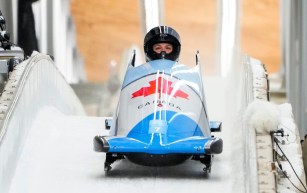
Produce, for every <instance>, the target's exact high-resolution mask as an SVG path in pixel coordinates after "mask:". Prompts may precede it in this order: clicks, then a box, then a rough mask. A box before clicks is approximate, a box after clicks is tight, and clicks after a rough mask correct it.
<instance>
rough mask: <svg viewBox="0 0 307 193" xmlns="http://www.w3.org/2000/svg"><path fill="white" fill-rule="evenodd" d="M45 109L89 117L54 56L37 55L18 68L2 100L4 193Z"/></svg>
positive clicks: (0, 179) (0, 188)
mask: <svg viewBox="0 0 307 193" xmlns="http://www.w3.org/2000/svg"><path fill="white" fill-rule="evenodd" d="M44 106H52V107H55V108H56V109H57V110H59V111H61V112H63V113H65V114H70V115H84V114H85V112H84V109H83V107H82V104H81V102H80V101H79V99H78V98H77V96H76V95H75V93H74V91H73V90H72V88H71V87H70V86H69V84H68V83H67V82H66V81H65V79H64V77H63V76H62V75H61V74H60V72H59V71H58V69H57V68H56V66H55V65H54V63H53V61H52V60H51V59H50V57H49V56H47V55H44V54H39V53H33V54H32V56H31V57H30V58H29V59H28V60H26V61H24V62H22V63H21V64H19V65H18V66H16V67H15V69H14V71H13V72H12V73H11V74H10V77H9V80H8V82H7V84H6V86H5V88H4V92H3V94H2V96H1V97H0V192H1V193H5V192H8V189H9V187H10V183H11V181H12V177H13V175H14V170H15V168H16V164H17V161H18V158H19V157H20V154H21V152H22V149H23V145H24V143H25V140H26V138H27V134H28V132H29V129H30V128H31V125H32V123H33V121H34V120H35V116H36V115H37V114H38V112H39V110H40V109H41V108H43V107H44ZM46 124H48V123H46ZM42 129H43V128H42ZM41 137H44V136H41ZM38 145H39V144H38ZM46 151H47V150H46Z"/></svg>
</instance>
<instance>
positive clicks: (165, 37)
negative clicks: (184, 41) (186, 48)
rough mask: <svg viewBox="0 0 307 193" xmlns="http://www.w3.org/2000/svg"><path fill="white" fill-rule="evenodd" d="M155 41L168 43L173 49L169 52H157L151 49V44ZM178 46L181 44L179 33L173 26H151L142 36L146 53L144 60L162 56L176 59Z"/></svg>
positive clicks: (178, 50) (178, 51)
mask: <svg viewBox="0 0 307 193" xmlns="http://www.w3.org/2000/svg"><path fill="white" fill-rule="evenodd" d="M157 43H169V44H171V45H172V46H173V51H172V52H171V53H169V54H166V53H160V54H157V53H156V52H154V51H153V45H154V44H157ZM180 47H181V44H180V36H179V34H178V33H177V32H176V31H175V30H174V29H173V28H171V27H168V26H158V27H155V28H152V29H151V30H150V31H149V32H148V33H147V34H146V36H145V38H144V52H145V55H146V61H151V60H156V59H162V58H165V59H169V60H173V61H178V59H179V54H180ZM162 55H163V56H162Z"/></svg>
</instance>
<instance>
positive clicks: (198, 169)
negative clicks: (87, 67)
mask: <svg viewBox="0 0 307 193" xmlns="http://www.w3.org/2000/svg"><path fill="white" fill-rule="evenodd" d="M34 57H36V58H37V60H38V61H41V60H45V63H52V62H51V61H50V60H46V59H45V57H44V56H40V54H38V55H36V56H34ZM32 62H33V61H32ZM41 70H42V72H41V73H45V74H44V75H45V76H48V73H47V72H44V69H41ZM29 74H31V73H29ZM34 74H35V73H34ZM30 76H31V75H29V77H28V78H27V79H29V78H30ZM55 78H56V79H54V80H53V81H51V82H48V81H47V82H46V84H53V83H54V82H56V84H58V85H57V86H56V87H54V88H53V87H52V86H50V85H44V86H46V87H48V88H49V91H46V90H44V91H41V90H40V89H39V88H40V87H39V86H36V87H34V88H32V89H34V91H33V90H32V91H31V92H35V93H36V94H40V92H49V93H47V96H48V94H49V95H51V94H52V95H53V96H54V98H51V99H47V98H42V99H40V98H36V99H35V104H33V105H34V106H37V110H36V111H35V112H32V114H33V116H29V115H26V114H27V108H23V113H24V114H25V116H26V117H28V118H29V119H32V121H28V122H27V123H26V124H25V125H22V124H23V123H21V125H20V126H18V128H23V129H22V130H25V131H23V132H22V134H18V135H19V138H18V139H16V138H15V140H20V143H15V144H14V145H11V146H9V145H7V146H4V145H5V143H8V142H7V141H5V140H9V139H8V137H9V136H10V135H9V132H8V131H12V130H13V129H12V127H7V128H6V133H5V135H3V136H4V137H3V139H2V141H0V142H1V144H0V145H1V146H0V153H1V151H2V152H6V153H7V154H9V155H11V157H9V156H6V157H5V159H4V157H2V158H1V157H0V164H1V167H2V169H1V168H0V169H1V173H0V175H2V182H5V184H4V186H0V192H1V193H42V192H44V193H55V192H56V193H62V192H65V193H67V192H74V193H85V192H91V193H95V192H97V193H98V192H99V193H101V192H125V193H126V192H133V193H137V192H142V193H143V192H147V193H158V192H159V193H164V192H165V193H171V192H172V193H173V192H176V193H181V192H182V193H185V192H193V193H198V192H207V193H211V192H212V193H213V192H214V193H215V192H226V193H232V192H233V193H241V192H242V193H243V192H247V186H246V183H247V182H246V178H245V176H246V175H247V173H246V172H248V171H246V170H245V168H246V165H245V161H244V159H245V158H244V152H245V150H244V148H243V147H244V145H243V143H242V128H241V125H242V124H241V123H242V119H241V116H240V115H241V114H242V112H240V106H238V104H239V102H238V100H240V99H238V98H237V95H238V93H240V89H239V88H238V87H240V86H239V85H240V84H236V86H237V88H232V87H231V85H232V84H231V83H230V82H229V81H228V80H227V79H226V78H221V77H204V82H205V92H206V100H207V105H208V110H209V118H210V119H211V120H221V121H222V122H223V129H222V132H221V133H216V134H215V135H217V136H220V137H221V138H222V139H223V140H224V150H223V153H222V154H219V155H216V156H215V157H214V159H213V165H212V171H211V176H210V177H208V178H207V177H206V176H205V175H204V173H203V171H202V168H203V165H202V164H200V163H199V162H196V161H192V160H190V161H187V162H185V163H184V164H181V165H178V166H173V167H144V166H138V165H135V164H132V163H130V162H128V161H127V160H122V161H117V162H116V163H114V164H113V165H112V166H113V169H112V170H111V171H110V173H109V174H108V176H105V173H104V169H103V163H104V154H102V153H96V152H94V151H93V144H92V141H93V137H94V136H95V135H97V134H99V135H102V134H107V133H106V132H107V131H104V129H103V128H104V118H103V117H87V116H85V115H83V112H82V110H80V108H79V107H78V106H80V104H79V102H78V100H77V99H75V96H73V95H74V93H73V92H71V91H69V92H65V91H63V90H65V89H68V90H69V88H68V86H67V85H65V83H58V82H59V80H57V78H58V77H55ZM59 79H61V78H59ZM35 89H36V90H35ZM50 89H51V90H50ZM52 89H54V90H52ZM234 91H235V92H234ZM20 92H26V90H25V89H23V91H20ZM62 92H65V94H64V95H72V96H66V97H68V98H67V100H66V99H65V97H60V96H57V95H59V94H60V95H63V93H62ZM41 96H44V95H41ZM54 100H59V101H58V102H56V103H54ZM61 100H62V102H61ZM48 101H49V102H48ZM69 101H71V102H69ZM31 102H32V103H34V101H31ZM68 103H71V104H68ZM20 104H22V103H21V102H18V101H17V102H16V105H15V107H14V108H15V109H17V110H18V108H20V107H18V105H20ZM65 106H68V107H69V108H68V107H67V108H66V107H65ZM76 106H77V107H78V108H77V107H76ZM74 108H75V109H74ZM67 109H70V110H67ZM11 111H12V116H13V115H14V109H12V110H11ZM13 117H14V116H13ZM8 121H10V120H8ZM16 132H18V131H16ZM6 134H7V136H6ZM12 139H14V137H13V138H12ZM16 149H19V151H16ZM7 154H5V153H3V154H2V155H7ZM0 155H1V154H0ZM7 160H12V161H11V162H9V161H7ZM14 160H15V161H14ZM5 167H8V169H5ZM254 167H256V166H254ZM7 174H10V176H8V178H9V179H6V180H3V178H4V176H7ZM0 179H1V178H0ZM0 185H1V184H0ZM251 192H253V191H251Z"/></svg>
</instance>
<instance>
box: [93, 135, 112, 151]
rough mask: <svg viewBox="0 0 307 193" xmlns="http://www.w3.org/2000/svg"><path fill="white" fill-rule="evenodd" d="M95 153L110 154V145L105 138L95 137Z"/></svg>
mask: <svg viewBox="0 0 307 193" xmlns="http://www.w3.org/2000/svg"><path fill="white" fill-rule="evenodd" d="M94 151H96V152H108V151H109V143H108V141H107V140H106V139H105V138H104V137H103V136H95V137H94Z"/></svg>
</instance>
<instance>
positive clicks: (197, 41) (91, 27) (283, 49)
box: [0, 0, 307, 134]
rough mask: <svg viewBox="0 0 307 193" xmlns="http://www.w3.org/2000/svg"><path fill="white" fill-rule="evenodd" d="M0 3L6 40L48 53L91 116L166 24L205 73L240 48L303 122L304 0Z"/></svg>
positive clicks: (306, 79) (232, 62)
mask: <svg viewBox="0 0 307 193" xmlns="http://www.w3.org/2000/svg"><path fill="white" fill-rule="evenodd" d="M0 10H1V11H2V14H3V16H4V17H5V19H6V22H7V23H6V26H7V29H6V30H7V31H8V32H10V34H11V41H12V42H14V43H15V44H18V45H19V46H20V47H22V48H23V49H24V50H25V53H26V54H27V55H31V53H32V51H34V50H36V51H39V52H41V53H46V54H49V55H52V56H53V57H54V61H55V64H56V66H57V67H58V69H59V70H60V71H61V72H62V74H63V76H64V77H65V78H66V80H67V81H68V82H69V83H70V84H71V85H72V87H73V88H74V89H75V91H76V93H77V94H78V95H79V96H80V99H81V100H82V102H83V103H84V104H86V107H87V109H88V112H89V114H90V115H97V114H98V115H106V114H110V113H109V112H102V109H106V108H105V107H106V106H107V105H108V104H109V103H110V102H109V101H108V100H106V99H108V98H110V96H115V95H116V93H117V91H118V88H119V86H120V80H121V78H122V76H123V74H124V71H125V69H126V66H127V63H128V61H129V57H130V55H131V53H132V50H136V53H137V60H136V62H137V63H138V64H141V63H143V62H144V61H145V60H144V55H143V38H144V36H145V34H146V33H147V31H149V30H150V29H151V28H152V27H155V26H157V25H168V26H171V27H173V28H174V29H176V30H177V31H178V33H179V34H180V36H181V40H182V52H181V56H180V62H181V63H184V64H187V65H194V64H195V54H196V52H197V50H199V51H200V57H201V63H202V66H203V67H202V70H203V73H204V75H205V76H206V75H207V76H225V77H226V76H227V75H228V74H229V71H230V70H231V69H233V67H234V66H236V65H240V64H241V58H242V56H244V55H249V56H251V57H253V58H255V59H258V60H260V61H261V62H262V63H264V64H265V66H266V69H267V72H268V75H269V79H270V92H271V96H272V97H273V98H274V97H275V98H274V99H276V100H275V102H277V103H281V102H284V101H287V102H290V103H291V104H292V107H293V112H294V115H295V118H296V121H297V123H298V125H299V128H302V129H303V130H304V127H305V125H307V119H306V116H307V115H306V114H307V111H306V109H307V102H306V100H305V98H306V97H307V96H306V95H307V88H305V86H304V85H307V76H306V73H307V69H306V68H307V66H306V65H305V63H306V62H307V61H306V60H307V58H306V57H307V55H306V54H304V53H307V47H306V45H307V44H306V41H307V26H306V24H305V23H306V22H305V19H304V18H307V15H306V14H307V3H306V1H303V0H297V1H291V0H262V1H257V0H235V1H228V0H192V1H186V0H87V1H83V0H11V1H7V0H0ZM304 10H305V11H304ZM106 101H108V102H107V103H106ZM91 104H92V106H91ZM97 104H99V105H98V106H99V107H97ZM111 104H112V103H111ZM305 133H307V132H304V134H305Z"/></svg>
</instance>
